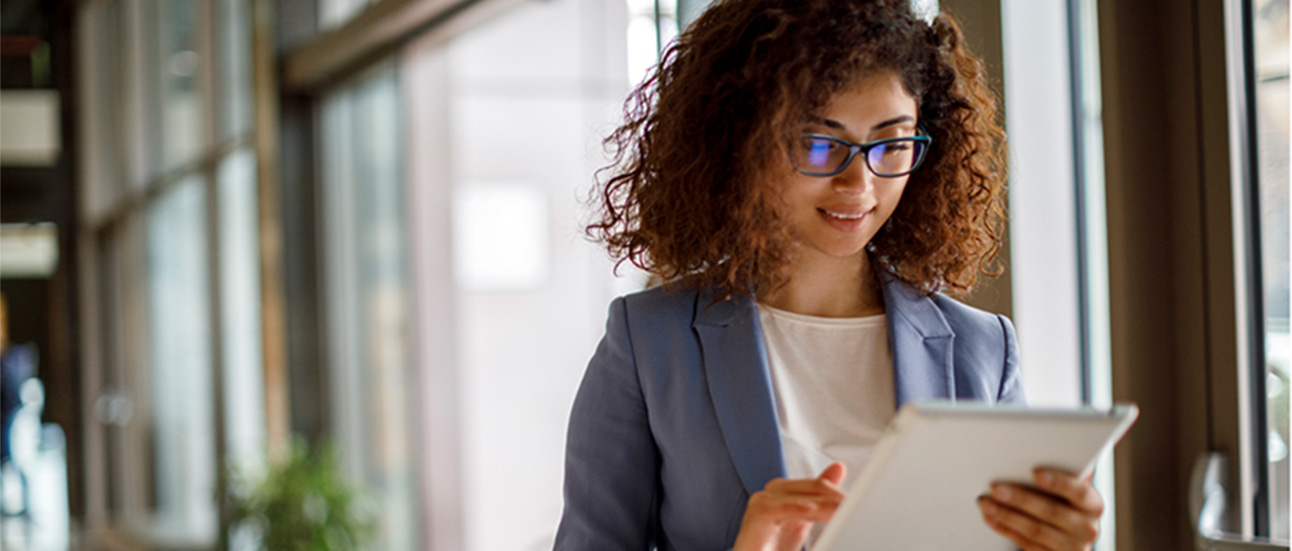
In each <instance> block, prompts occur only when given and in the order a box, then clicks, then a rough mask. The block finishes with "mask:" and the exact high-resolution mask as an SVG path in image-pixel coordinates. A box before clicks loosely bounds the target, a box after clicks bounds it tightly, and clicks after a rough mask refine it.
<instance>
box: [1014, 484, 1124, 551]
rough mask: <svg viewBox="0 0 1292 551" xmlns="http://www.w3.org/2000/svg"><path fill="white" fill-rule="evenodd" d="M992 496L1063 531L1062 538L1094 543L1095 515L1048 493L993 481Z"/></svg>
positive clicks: (1095, 530)
mask: <svg viewBox="0 0 1292 551" xmlns="http://www.w3.org/2000/svg"><path fill="white" fill-rule="evenodd" d="M991 496H992V498H993V499H995V500H996V501H997V502H998V503H1001V504H1003V505H1006V506H1008V507H1010V508H1013V509H1015V510H1017V511H1019V512H1021V513H1025V514H1026V515H1028V516H1030V517H1032V518H1033V519H1035V520H1036V521H1038V522H1040V523H1042V524H1046V525H1049V526H1051V527H1053V528H1055V529H1057V530H1058V531H1060V532H1063V533H1064V539H1065V540H1069V541H1074V542H1079V543H1081V544H1083V545H1084V544H1086V543H1093V542H1094V541H1095V539H1096V538H1097V537H1098V536H1099V528H1098V526H1099V516H1098V515H1095V514H1092V513H1090V512H1088V511H1084V510H1080V509H1076V508H1074V507H1072V505H1071V504H1069V503H1068V502H1067V501H1065V500H1062V499H1059V498H1056V497H1054V496H1052V495H1050V494H1046V493H1043V492H1038V491H1036V490H1032V489H1029V488H1024V487H1021V486H1015V485H1012V484H994V485H993V486H992V492H991Z"/></svg>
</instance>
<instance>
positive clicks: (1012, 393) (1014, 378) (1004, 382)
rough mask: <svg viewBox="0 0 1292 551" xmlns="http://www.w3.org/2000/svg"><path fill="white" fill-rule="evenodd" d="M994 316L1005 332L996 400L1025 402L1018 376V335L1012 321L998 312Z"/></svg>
mask: <svg viewBox="0 0 1292 551" xmlns="http://www.w3.org/2000/svg"><path fill="white" fill-rule="evenodd" d="M996 318H997V319H998V320H1000V327H1001V330H1002V331H1003V332H1004V334H1005V342H1004V346H1005V365H1004V370H1003V372H1002V373H1001V377H1000V391H999V392H998V393H997V395H996V402H997V403H1001V404H1020V405H1022V404H1025V403H1026V402H1027V397H1026V396H1024V395H1023V381H1022V380H1020V379H1019V376H1018V336H1017V335H1015V334H1014V323H1013V322H1011V321H1009V318H1007V317H1005V316H1002V315H1000V314H997V315H996Z"/></svg>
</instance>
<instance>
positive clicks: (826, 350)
mask: <svg viewBox="0 0 1292 551" xmlns="http://www.w3.org/2000/svg"><path fill="white" fill-rule="evenodd" d="M758 313H759V316H760V318H761V320H762V324H763V340H764V342H765V343H766V345H767V359H768V363H769V364H770V368H771V375H772V389H773V392H774V393H775V397H776V414H777V418H778V419H779V422H780V432H781V443H782V448H783V450H784V452H785V466H786V470H787V474H788V475H789V478H816V477H817V476H820V474H821V471H822V470H825V468H826V467H828V466H830V464H831V463H834V462H836V461H838V462H842V463H843V464H844V465H845V466H846V467H847V468H848V475H847V480H850V479H852V478H853V477H854V476H855V475H856V474H857V473H858V472H860V471H861V468H862V467H863V466H865V464H866V461H867V460H868V459H870V454H871V452H872V451H873V449H874V446H875V443H876V442H877V441H878V440H879V437H880V435H882V434H883V432H884V428H885V427H887V426H888V422H889V421H890V420H891V419H892V418H893V415H894V414H895V409H896V407H897V406H896V403H895V398H894V389H893V354H892V350H891V348H890V346H889V342H888V325H887V321H886V319H885V316H884V315H883V314H879V315H875V316H867V317H862V318H823V317H817V316H805V315H802V314H795V313H792V312H786V311H784V310H777V309H776V308H772V307H770V306H766V305H764V304H759V305H758ZM845 484H846V480H845Z"/></svg>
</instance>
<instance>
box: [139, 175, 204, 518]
mask: <svg viewBox="0 0 1292 551" xmlns="http://www.w3.org/2000/svg"><path fill="white" fill-rule="evenodd" d="M206 243H207V241H206V194H205V188H204V187H203V181H202V180H201V179H200V178H198V177H196V176H193V177H189V178H187V179H185V180H183V181H181V182H179V183H178V184H176V185H175V187H174V188H173V189H171V190H169V191H167V192H166V193H165V194H164V195H163V196H162V197H160V198H158V199H157V201H156V202H155V203H154V204H153V205H152V206H151V207H150V208H149V210H148V215H147V247H148V262H147V266H148V314H149V315H148V319H149V326H150V329H151V330H150V331H149V332H148V334H149V347H150V357H151V361H150V364H151V383H152V392H151V395H150V398H151V399H152V401H153V403H152V407H151V408H150V411H149V413H150V418H151V422H152V427H153V438H154V448H153V450H154V458H155V465H154V477H153V481H154V483H155V484H156V487H155V490H154V495H155V498H156V502H155V503H156V506H155V511H156V516H155V521H156V525H155V528H156V532H155V533H156V534H157V535H159V536H160V537H161V538H163V539H164V540H165V541H184V542H209V541H213V539H214V537H215V533H216V510H215V500H214V499H213V497H214V495H215V493H214V492H215V468H216V463H215V461H216V457H215V436H214V433H215V423H214V413H213V410H214V408H213V404H212V401H211V396H212V395H213V392H214V389H213V388H212V384H211V378H212V375H211V368H212V366H211V337H210V335H211V327H210V308H209V306H208V301H207V297H208V296H209V294H210V293H209V289H210V288H209V287H208V273H207V265H208V264H207V247H206Z"/></svg>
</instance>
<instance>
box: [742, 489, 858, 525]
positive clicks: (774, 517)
mask: <svg viewBox="0 0 1292 551" xmlns="http://www.w3.org/2000/svg"><path fill="white" fill-rule="evenodd" d="M838 507H839V502H838V501H837V500H832V499H824V498H819V497H804V496H795V495H789V494H777V493H770V492H757V493H755V494H754V495H753V496H752V497H750V499H749V508H748V514H747V519H748V520H750V521H755V522H774V523H778V524H780V523H785V522H827V521H829V520H830V517H832V516H834V511H835V509H837V508H838Z"/></svg>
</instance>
